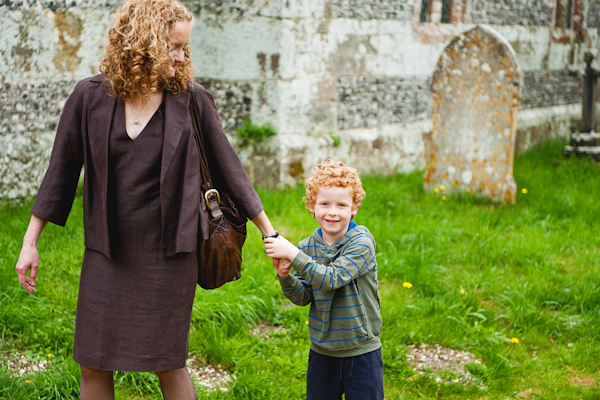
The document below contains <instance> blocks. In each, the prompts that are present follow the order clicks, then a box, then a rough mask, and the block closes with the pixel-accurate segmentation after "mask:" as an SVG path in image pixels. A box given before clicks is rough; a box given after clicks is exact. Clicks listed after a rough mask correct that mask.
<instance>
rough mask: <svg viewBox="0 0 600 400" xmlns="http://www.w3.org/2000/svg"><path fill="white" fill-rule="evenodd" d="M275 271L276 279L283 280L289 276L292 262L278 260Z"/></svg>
mask: <svg viewBox="0 0 600 400" xmlns="http://www.w3.org/2000/svg"><path fill="white" fill-rule="evenodd" d="M275 269H276V270H277V276H278V277H280V278H285V277H286V276H288V275H289V274H290V270H291V269H292V262H291V261H290V260H279V265H278V266H277V267H275Z"/></svg>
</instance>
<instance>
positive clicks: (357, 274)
mask: <svg viewBox="0 0 600 400" xmlns="http://www.w3.org/2000/svg"><path fill="white" fill-rule="evenodd" d="M298 248H299V249H300V250H301V251H300V252H299V253H298V255H297V256H296V258H294V260H292V267H293V268H294V275H291V274H290V275H288V276H287V277H285V278H280V279H279V280H280V283H281V288H282V291H283V294H284V295H285V296H286V297H287V298H288V299H290V301H291V302H292V303H294V304H296V305H299V306H305V305H308V304H310V312H309V316H308V328H309V335H310V340H311V349H312V350H314V351H316V352H317V353H320V354H323V355H326V356H331V357H352V356H358V355H361V354H366V353H369V352H371V351H374V350H377V349H379V348H380V347H381V342H380V340H379V334H380V333H381V325H382V321H381V316H380V314H379V309H380V304H381V303H380V299H379V294H378V293H377V261H376V260H375V239H374V238H373V235H371V232H369V230H368V229H367V228H366V227H364V226H362V225H357V224H356V223H355V222H354V221H351V222H350V226H349V227H348V232H347V233H346V234H345V235H344V236H342V237H341V238H340V239H338V241H337V242H335V243H333V244H332V245H328V244H327V243H326V242H325V240H324V239H323V235H322V232H321V229H317V230H316V231H315V232H314V233H313V235H312V236H310V237H308V238H306V239H304V240H302V241H301V242H300V244H299V245H298Z"/></svg>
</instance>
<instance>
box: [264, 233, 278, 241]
mask: <svg viewBox="0 0 600 400" xmlns="http://www.w3.org/2000/svg"><path fill="white" fill-rule="evenodd" d="M277 236H279V232H277V231H275V234H274V235H271V236H264V235H263V240H265V239H267V238H276V237H277Z"/></svg>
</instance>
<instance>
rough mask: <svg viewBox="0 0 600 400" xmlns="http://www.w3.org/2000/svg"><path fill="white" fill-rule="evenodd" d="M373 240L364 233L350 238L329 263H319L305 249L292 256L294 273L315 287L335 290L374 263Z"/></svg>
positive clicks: (366, 271)
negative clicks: (346, 244) (348, 242)
mask: <svg viewBox="0 0 600 400" xmlns="http://www.w3.org/2000/svg"><path fill="white" fill-rule="evenodd" d="M374 255H375V243H374V242H373V240H372V239H371V238H369V237H368V236H367V235H360V236H357V237H356V238H355V239H353V241H352V243H350V244H349V245H348V247H347V248H346V251H344V252H343V253H342V254H340V255H339V257H338V258H337V259H335V260H333V261H331V263H330V264H329V265H324V264H319V263H317V262H316V261H315V260H313V259H312V258H311V257H310V256H309V255H307V254H305V253H304V252H302V251H301V252H299V253H298V255H297V256H296V258H294V259H293V260H292V267H294V271H295V272H296V274H295V275H296V276H297V277H300V278H301V279H303V280H305V281H306V282H307V284H309V285H310V286H311V287H313V288H315V289H320V290H335V289H338V288H340V287H342V286H345V285H347V284H349V283H351V282H352V281H353V280H354V279H356V278H358V277H360V276H362V275H364V274H366V273H368V272H369V271H371V270H372V269H373V268H375V266H376V262H375V256H374Z"/></svg>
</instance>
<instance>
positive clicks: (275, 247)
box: [264, 236, 300, 278]
mask: <svg viewBox="0 0 600 400" xmlns="http://www.w3.org/2000/svg"><path fill="white" fill-rule="evenodd" d="M264 243H265V250H266V252H267V256H269V257H271V258H273V259H276V258H278V259H280V261H279V265H277V266H275V265H273V267H274V268H275V269H277V275H278V276H279V277H280V278H284V277H286V276H287V275H288V274H289V273H290V269H291V260H293V259H294V258H296V255H298V252H299V251H300V250H298V248H297V247H296V246H294V245H293V244H292V243H290V241H289V240H287V239H286V238H284V237H283V236H279V237H276V238H270V237H269V238H265V239H264Z"/></svg>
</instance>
